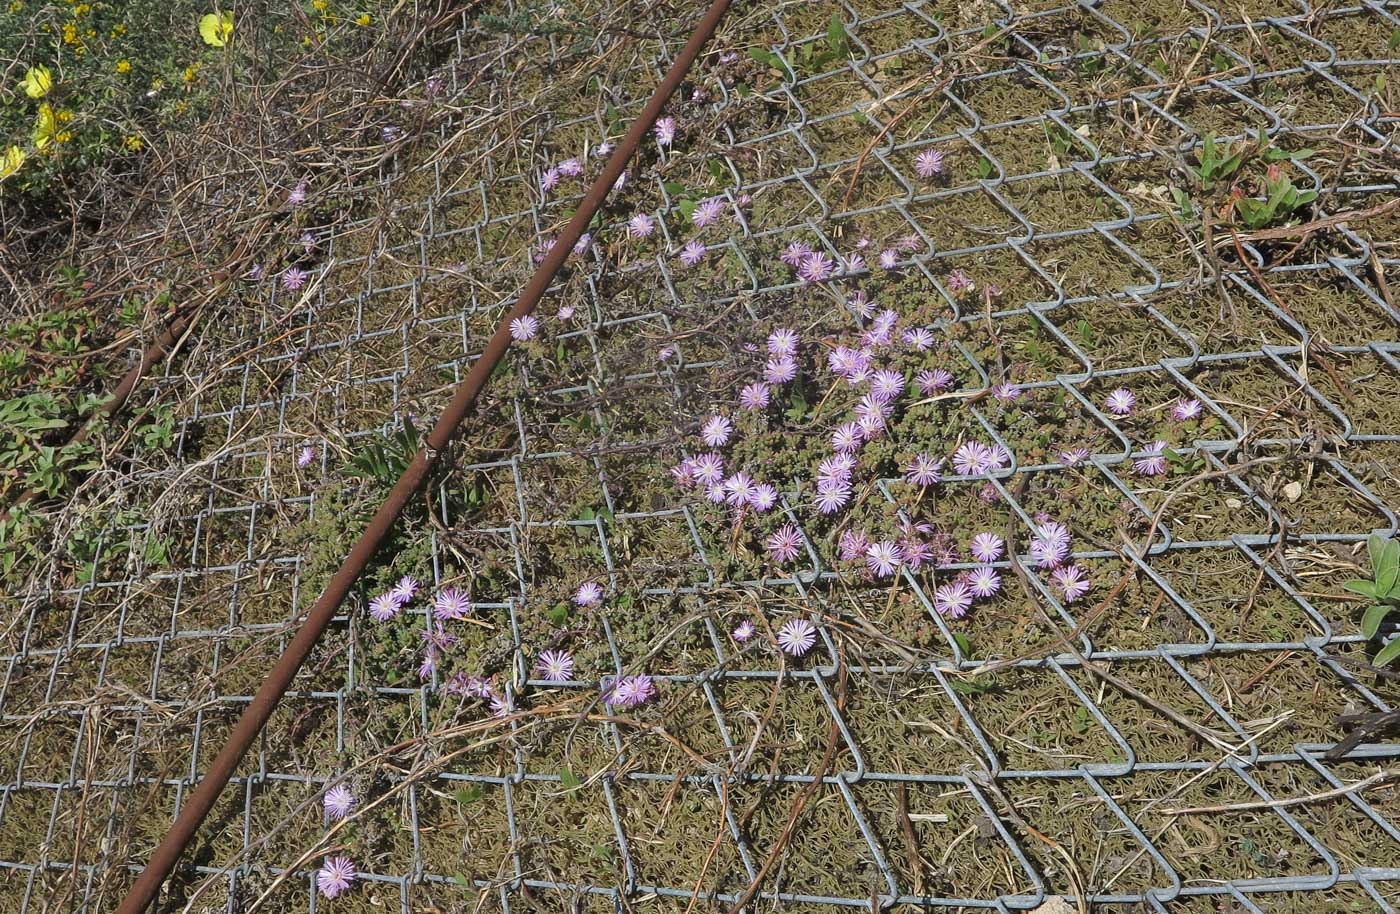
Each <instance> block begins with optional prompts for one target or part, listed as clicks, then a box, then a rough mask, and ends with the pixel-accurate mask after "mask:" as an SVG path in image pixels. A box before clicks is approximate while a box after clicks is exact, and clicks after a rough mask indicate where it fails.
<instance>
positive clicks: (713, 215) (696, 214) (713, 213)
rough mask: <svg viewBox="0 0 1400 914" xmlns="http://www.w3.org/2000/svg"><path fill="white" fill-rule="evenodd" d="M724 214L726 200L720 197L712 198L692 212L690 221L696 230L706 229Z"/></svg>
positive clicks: (703, 201) (702, 202)
mask: <svg viewBox="0 0 1400 914" xmlns="http://www.w3.org/2000/svg"><path fill="white" fill-rule="evenodd" d="M723 212H724V200H723V199H721V198H720V197H710V198H709V199H708V200H701V201H700V202H699V203H697V204H696V205H695V209H693V210H691V211H690V221H691V222H692V223H694V225H695V227H696V228H704V227H705V226H707V225H713V224H714V223H715V222H716V221H717V220H718V219H719V217H720V215H721V214H722V213H723Z"/></svg>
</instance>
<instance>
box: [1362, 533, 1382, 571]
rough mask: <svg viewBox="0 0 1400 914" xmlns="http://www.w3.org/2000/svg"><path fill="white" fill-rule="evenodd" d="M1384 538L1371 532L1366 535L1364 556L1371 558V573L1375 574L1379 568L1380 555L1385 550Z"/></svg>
mask: <svg viewBox="0 0 1400 914" xmlns="http://www.w3.org/2000/svg"><path fill="white" fill-rule="evenodd" d="M1385 544H1386V539H1385V537H1383V536H1377V535H1376V534H1374V533H1372V534H1371V535H1370V536H1368V537H1366V558H1368V559H1370V560H1371V574H1372V575H1375V573H1376V572H1377V571H1380V568H1381V555H1382V554H1383V553H1384V552H1385Z"/></svg>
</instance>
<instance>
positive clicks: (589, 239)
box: [574, 232, 593, 254]
mask: <svg viewBox="0 0 1400 914" xmlns="http://www.w3.org/2000/svg"><path fill="white" fill-rule="evenodd" d="M592 243H593V235H592V234H591V233H589V232H584V233H583V234H582V235H579V236H578V241H575V242H574V253H575V254H582V253H583V252H584V251H586V250H588V246H589V245H590V244H592Z"/></svg>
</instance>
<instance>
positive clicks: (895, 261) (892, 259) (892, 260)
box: [877, 248, 899, 270]
mask: <svg viewBox="0 0 1400 914" xmlns="http://www.w3.org/2000/svg"><path fill="white" fill-rule="evenodd" d="M877 262H878V263H879V264H880V269H882V270H893V269H894V268H895V267H897V266H899V252H898V251H896V250H895V249H894V248H886V249H885V250H883V251H881V252H880V257H879V260H878V261H877Z"/></svg>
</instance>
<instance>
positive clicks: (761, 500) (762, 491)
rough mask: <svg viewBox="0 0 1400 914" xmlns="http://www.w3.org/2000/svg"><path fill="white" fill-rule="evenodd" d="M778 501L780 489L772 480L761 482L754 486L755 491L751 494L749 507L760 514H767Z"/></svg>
mask: <svg viewBox="0 0 1400 914" xmlns="http://www.w3.org/2000/svg"><path fill="white" fill-rule="evenodd" d="M777 503H778V489H777V487H776V486H774V485H773V484H772V483H771V482H760V483H759V484H758V485H756V486H754V487H753V493H752V494H750V495H749V507H750V508H753V509H754V510H755V511H757V512H758V513H759V514H766V513H768V512H769V511H771V510H773V506H774V505H776V504H777Z"/></svg>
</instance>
